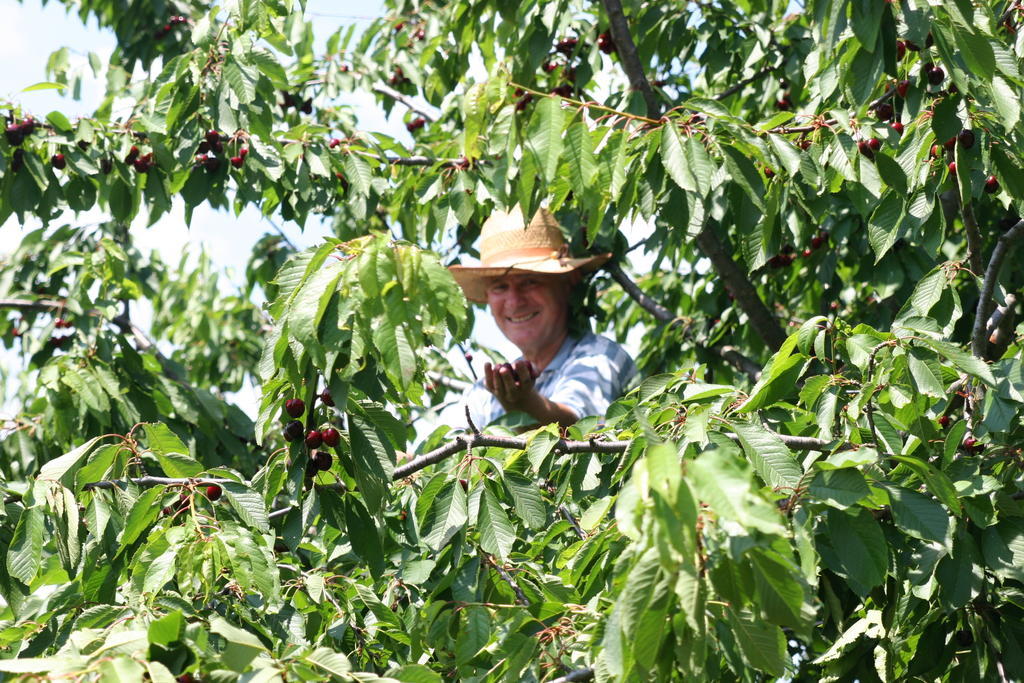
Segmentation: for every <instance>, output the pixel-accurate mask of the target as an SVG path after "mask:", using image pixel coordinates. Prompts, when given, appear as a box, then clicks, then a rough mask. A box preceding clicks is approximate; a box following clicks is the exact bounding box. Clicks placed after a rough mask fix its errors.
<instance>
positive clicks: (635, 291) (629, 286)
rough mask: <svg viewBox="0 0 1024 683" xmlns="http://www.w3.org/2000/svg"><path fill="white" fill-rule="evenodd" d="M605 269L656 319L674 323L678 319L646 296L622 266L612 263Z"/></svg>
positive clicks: (615, 262)
mask: <svg viewBox="0 0 1024 683" xmlns="http://www.w3.org/2000/svg"><path fill="white" fill-rule="evenodd" d="M604 269H605V270H606V271H608V274H609V275H611V276H612V279H613V280H615V281H616V282H618V283H619V286H621V287H622V289H623V290H625V292H626V294H628V295H629V297H630V298H631V299H633V301H635V302H637V303H638V304H639V305H640V308H642V309H644V310H645V311H647V312H648V313H650V314H651V315H653V316H654V317H655V318H657V319H658V320H660V321H662V322H672V321H673V320H675V319H676V316H675V315H673V314H672V311H670V310H668V309H667V308H665V307H664V306H662V305H661V304H659V303H658V302H657V301H655V300H654V299H652V298H651V297H649V296H647V295H646V294H644V291H643V290H642V289H640V287H639V286H637V284H636V283H635V282H633V280H632V279H630V277H629V276H628V275H626V273H625V271H623V270H622V266H620V265H619V263H618V262H617V261H610V262H609V263H608V264H607V265H605V267H604Z"/></svg>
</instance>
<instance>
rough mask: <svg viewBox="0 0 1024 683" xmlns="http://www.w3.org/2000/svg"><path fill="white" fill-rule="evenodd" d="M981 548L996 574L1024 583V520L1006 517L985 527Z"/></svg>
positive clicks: (987, 562) (986, 561)
mask: <svg viewBox="0 0 1024 683" xmlns="http://www.w3.org/2000/svg"><path fill="white" fill-rule="evenodd" d="M982 549H983V551H984V554H985V564H986V565H988V567H989V568H990V569H991V570H992V572H993V573H994V574H995V575H996V576H998V577H999V578H1001V579H1003V580H1007V579H1010V580H1014V581H1018V582H1021V583H1024V520H1022V519H1021V518H1019V517H1007V518H1005V519H1002V520H1000V521H999V523H998V524H996V525H994V526H990V527H989V528H987V529H985V531H984V535H983V537H982Z"/></svg>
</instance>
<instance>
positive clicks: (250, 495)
mask: <svg viewBox="0 0 1024 683" xmlns="http://www.w3.org/2000/svg"><path fill="white" fill-rule="evenodd" d="M220 486H221V488H222V489H223V491H224V497H225V498H226V499H227V501H228V504H229V505H231V508H232V509H233V510H234V511H235V514H237V515H238V518H239V519H241V520H242V522H244V523H245V524H247V525H248V526H251V527H255V528H256V529H258V530H259V531H268V530H269V529H270V520H269V519H268V517H267V505H266V503H265V502H264V501H263V496H261V495H260V494H259V493H258V492H257V491H254V490H253V489H251V488H249V487H248V486H246V485H245V484H241V483H239V482H234V481H225V482H223V483H222V484H221V485H220Z"/></svg>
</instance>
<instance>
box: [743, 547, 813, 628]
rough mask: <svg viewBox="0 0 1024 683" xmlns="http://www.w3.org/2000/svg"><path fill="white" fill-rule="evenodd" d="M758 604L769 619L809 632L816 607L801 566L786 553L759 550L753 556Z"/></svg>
mask: <svg viewBox="0 0 1024 683" xmlns="http://www.w3.org/2000/svg"><path fill="white" fill-rule="evenodd" d="M751 558H752V559H753V567H754V585H755V586H756V587H757V602H758V606H759V607H760V608H761V610H763V612H764V614H765V616H766V617H768V620H769V621H770V622H771V623H773V624H777V625H778V626H788V627H791V628H794V629H797V630H798V631H801V632H805V631H808V630H809V629H810V627H811V620H812V618H813V615H814V610H813V609H811V606H810V604H809V603H808V602H807V600H806V595H805V593H804V587H803V583H802V582H801V578H800V568H799V567H798V566H797V565H795V564H794V563H793V562H791V561H786V560H785V559H784V558H783V557H782V556H780V555H778V554H776V553H772V552H769V551H765V550H760V549H758V550H757V551H755V552H753V553H752V555H751Z"/></svg>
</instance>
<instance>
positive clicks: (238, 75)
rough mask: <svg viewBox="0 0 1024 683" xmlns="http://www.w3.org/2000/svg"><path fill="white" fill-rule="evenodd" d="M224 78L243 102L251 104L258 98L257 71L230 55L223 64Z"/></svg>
mask: <svg viewBox="0 0 1024 683" xmlns="http://www.w3.org/2000/svg"><path fill="white" fill-rule="evenodd" d="M223 73H224V80H226V81H227V82H228V85H229V86H231V91H232V92H233V93H235V97H237V98H238V101H239V102H241V103H242V104H249V103H250V102H252V101H253V100H255V99H256V80H257V73H256V71H255V70H254V69H253V68H252V67H250V66H248V65H245V64H242V63H241V62H239V61H238V60H237V59H235V58H233V57H228V59H227V60H225V62H224V66H223Z"/></svg>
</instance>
